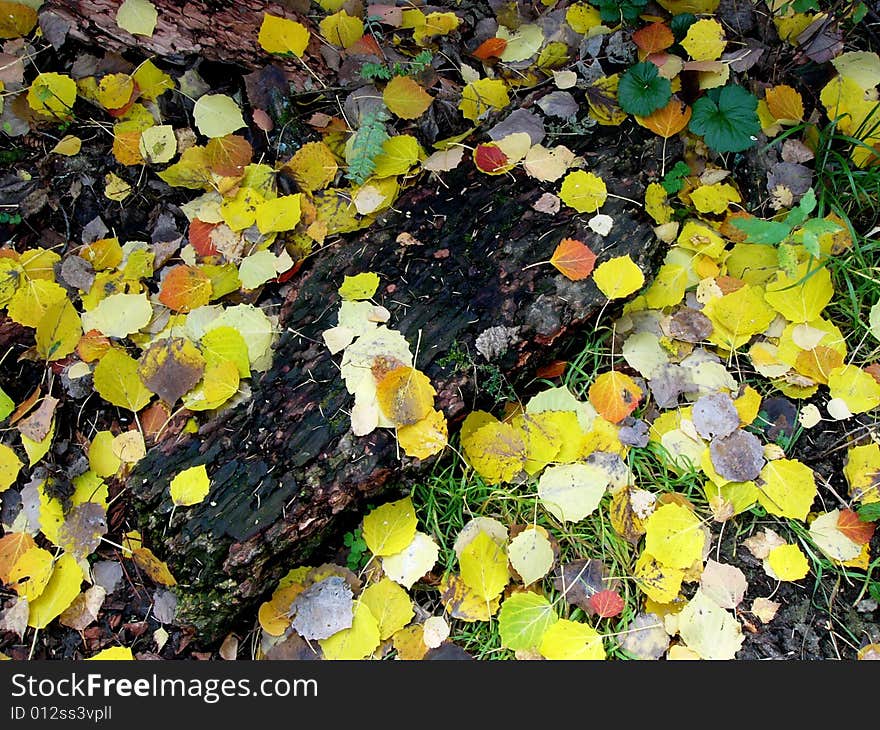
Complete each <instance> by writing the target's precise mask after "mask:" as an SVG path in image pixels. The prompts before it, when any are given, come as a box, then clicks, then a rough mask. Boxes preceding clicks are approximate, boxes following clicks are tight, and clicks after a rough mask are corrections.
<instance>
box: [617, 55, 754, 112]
mask: <svg viewBox="0 0 880 730" xmlns="http://www.w3.org/2000/svg"><path fill="white" fill-rule="evenodd" d="M671 98H672V84H671V83H670V82H669V79H664V78H663V77H662V76H661V75H660V72H659V71H658V70H657V67H656V66H655V65H654V64H653V63H651V62H650V61H642V62H641V63H637V64H635V66H631V67H630V68H628V69H627V70H626V71H624V73H623V75H622V76H621V77H620V81H619V82H618V85H617V101H618V103H619V104H620V108H621V109H623V111H625V112H626V113H627V114H635V115H636V116H639V117H646V116H648V115H649V114H651V112H654V111H656V110H657V109H662V108H663V107H664V106H666V105H667V104H668V103H669V100H670V99H671ZM756 103H757V102H756Z"/></svg>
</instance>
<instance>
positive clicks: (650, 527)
mask: <svg viewBox="0 0 880 730" xmlns="http://www.w3.org/2000/svg"><path fill="white" fill-rule="evenodd" d="M705 541H706V535H705V533H704V532H703V530H702V526H701V524H700V519H699V517H697V516H696V515H695V514H694V513H693V512H692V511H691V510H689V509H688V508H687V507H684V506H682V505H680V504H675V503H671V504H664V505H663V506H662V507H660V508H658V509H656V510H654V512H653V513H652V514H651V515H650V516H649V517H648V519H647V520H645V552H646V553H648V554H649V555H651V556H652V557H654V558H655V559H656V560H657V561H658V562H660V563H662V564H663V565H664V566H669V567H671V568H680V569H684V568H689V567H690V566H691V565H693V564H694V562H696V561H697V560H699V559H700V557H701V556H702V551H703V544H704V543H705Z"/></svg>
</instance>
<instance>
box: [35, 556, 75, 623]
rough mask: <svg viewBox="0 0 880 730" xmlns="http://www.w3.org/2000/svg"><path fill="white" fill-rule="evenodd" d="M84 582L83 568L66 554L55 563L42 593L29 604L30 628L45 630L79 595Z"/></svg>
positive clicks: (72, 557)
mask: <svg viewBox="0 0 880 730" xmlns="http://www.w3.org/2000/svg"><path fill="white" fill-rule="evenodd" d="M82 581H83V572H82V568H80V567H79V563H78V562H77V561H76V558H75V557H74V556H73V555H71V554H69V553H64V554H63V555H62V556H61V557H60V558H59V559H58V560H57V561H56V563H55V567H54V569H53V570H52V576H51V577H50V578H49V582H48V583H47V584H46V587H45V588H44V589H43V591H42V593H40V595H39V596H38V597H37V598H36V599H34V600H33V601H30V602H29V603H28V626H32V627H33V628H35V629H44V628H46V626H48V625H49V623H50V622H51V621H52V619H54V618H55V617H57V616H60V615H61V612H62V611H64V609H65V608H67V607H68V606H69V605H70V604H71V603H73V600H74V599H75V598H76V597H77V596H78V595H79V587H80V585H81V584H82Z"/></svg>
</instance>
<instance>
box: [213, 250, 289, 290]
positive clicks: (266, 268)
mask: <svg viewBox="0 0 880 730" xmlns="http://www.w3.org/2000/svg"><path fill="white" fill-rule="evenodd" d="M292 265H293V262H292V260H291V258H290V254H288V253H287V251H286V250H284V251H282V253H281V255H279V256H276V255H275V254H274V253H272V252H271V251H270V250H269V249H263V250H262V251H255V252H254V253H252V254H250V255H249V256H245V257H244V258H243V259H242V260H241V263H240V264H239V265H238V280H239V282H240V284H241V288H242V289H246V290H248V291H253V290H254V289H257V288H258V287H260V286H262V285H263V284H265V283H266V282H267V281H270V280H271V279H274V278H275V277H276V276H278V275H279V274H282V273H284V272H285V271H287V270H288V269H289V268H290V267H291V266H292ZM212 288H213V283H212Z"/></svg>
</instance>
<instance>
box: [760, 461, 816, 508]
mask: <svg viewBox="0 0 880 730" xmlns="http://www.w3.org/2000/svg"><path fill="white" fill-rule="evenodd" d="M757 487H758V490H759V491H758V501H759V502H760V503H761V505H762V506H763V507H764V509H766V510H767V511H768V512H769V513H770V514H771V515H778V516H779V517H791V518H793V519H796V520H805V519H806V518H807V515H808V514H809V512H810V507H811V506H812V504H813V500H814V499H815V497H816V480H815V477H814V475H813V470H812V469H810V467H808V466H806V465H805V464H802V463H801V462H799V461H797V460H796V459H776V460H774V461H768V462H767V463H766V464H765V465H764V468H763V469H761V475H760V481H758V482H757Z"/></svg>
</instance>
